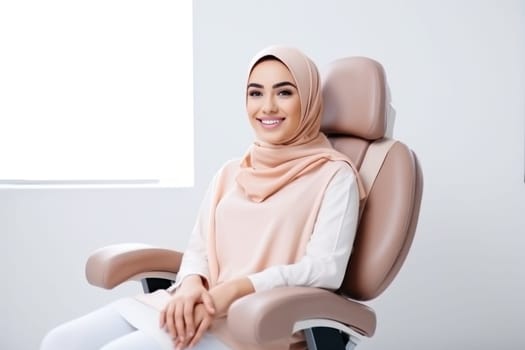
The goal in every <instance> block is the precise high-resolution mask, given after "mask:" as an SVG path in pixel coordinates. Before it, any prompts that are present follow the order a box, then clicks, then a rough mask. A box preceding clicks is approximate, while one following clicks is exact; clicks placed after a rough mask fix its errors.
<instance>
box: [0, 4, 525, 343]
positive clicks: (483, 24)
mask: <svg viewBox="0 0 525 350" xmlns="http://www.w3.org/2000/svg"><path fill="white" fill-rule="evenodd" d="M272 43H284V44H291V45H294V46H297V47H299V48H301V49H303V50H304V51H305V52H306V53H308V54H309V55H310V56H311V57H312V58H313V59H314V60H315V61H317V62H318V63H319V65H320V67H321V68H322V67H323V65H325V64H327V63H328V62H329V61H331V60H333V59H335V58H339V57H341V56H345V55H366V56H370V57H372V58H375V59H377V60H379V61H380V62H382V63H383V64H384V66H385V69H386V71H387V74H388V77H389V81H390V85H391V89H392V95H393V99H394V103H395V105H396V109H397V122H396V129H395V136H396V137H397V138H398V139H400V140H402V141H404V142H405V143H407V144H408V145H410V147H412V148H413V149H414V150H415V151H416V153H417V154H418V156H419V158H420V160H421V163H422V167H423V171H424V176H425V192H424V196H423V204H422V210H421V216H420V221H419V226H418V230H417V234H416V238H415V241H414V245H413V248H412V250H411V252H410V255H409V257H408V259H407V262H406V264H405V266H404V267H403V269H402V270H401V272H400V274H399V276H398V278H397V279H396V281H394V283H393V284H392V286H391V288H390V289H388V290H387V291H386V292H385V293H384V294H383V295H382V296H380V297H379V298H378V299H376V300H374V301H372V302H371V303H370V305H372V307H374V309H375V310H376V312H377V316H378V329H377V333H376V335H375V336H374V337H373V338H372V339H370V340H365V341H363V343H362V345H360V347H359V348H361V349H428V350H434V349H436V350H437V349H445V348H447V349H471V348H476V349H522V348H525V339H524V338H523V337H522V329H521V328H522V325H523V321H522V317H523V314H525V303H523V301H522V300H521V298H522V295H524V294H525V272H524V271H523V269H522V267H521V266H525V254H523V253H522V250H523V247H524V245H525V235H524V233H525V215H524V214H525V184H524V183H523V175H524V164H523V162H524V116H525V102H524V100H525V99H524V97H525V63H524V62H525V4H524V3H523V2H520V1H519V0H516V1H511V0H502V1H498V2H496V1H474V0H465V1H461V2H458V1H452V0H447V1H415V0H414V1H402V2H401V1H398V2H395V4H394V2H389V1H386V0H384V1H380V0H375V1H336V0H325V1H322V2H321V1H313V0H311V1H304V0H302V1H301V0H288V1H277V0H267V1H259V2H250V1H242V2H241V1H235V0H223V1H214V0H197V1H195V89H196V90H195V130H196V135H195V137H196V141H195V142H196V145H195V147H196V148H195V150H196V186H195V188H194V189H186V190H177V189H174V190H166V189H113V190H112V189H96V190H93V189H91V190H90V189H63V190H57V189H40V190H1V192H0V230H1V231H0V232H1V235H2V236H1V237H2V245H1V246H2V255H1V257H2V263H1V265H0V266H2V267H1V270H0V272H1V273H2V276H3V288H2V289H1V293H2V297H1V298H0V305H1V314H2V318H1V322H2V324H0V329H2V334H1V339H0V348H5V349H34V348H36V347H37V344H38V342H39V340H40V339H41V337H42V336H43V334H44V332H45V331H46V330H47V329H49V328H51V327H52V326H54V325H56V324H58V323H60V322H63V321H65V320H68V319H70V318H72V317H75V316H77V315H80V314H82V313H84V312H87V311H88V310H91V309H93V308H95V307H97V306H99V305H101V304H103V303H105V302H108V301H110V300H113V299H114V298H116V297H118V296H123V295H128V294H129V293H134V292H135V291H138V290H139V288H138V285H128V286H124V287H123V288H119V289H118V290H116V291H111V292H108V291H102V290H98V289H96V288H94V287H91V286H89V285H88V284H87V283H86V282H85V281H84V276H83V268H84V262H85V259H86V257H87V255H88V253H89V252H90V251H91V250H93V249H95V248H97V247H99V246H102V245H105V244H109V243H114V242H123V241H142V242H149V243H153V244H162V245H167V246H172V247H175V248H179V249H181V248H183V247H184V245H185V241H186V239H187V235H188V232H189V230H190V228H191V226H192V221H193V216H194V215H195V212H196V209H197V206H198V202H199V200H200V196H201V195H202V193H203V191H204V188H205V186H206V182H207V181H208V179H209V178H210V176H211V175H212V173H213V172H214V171H215V170H216V169H217V167H218V166H219V165H220V164H221V163H222V162H223V161H224V160H225V159H228V158H231V157H233V156H238V155H240V154H242V153H243V151H244V149H245V148H246V147H247V145H248V144H249V142H250V140H251V132H250V130H249V127H248V124H247V122H246V121H245V117H244V110H243V92H244V82H245V73H246V68H247V64H248V61H249V59H250V57H251V55H253V54H254V53H255V52H256V51H258V50H259V49H261V48H262V47H264V46H265V45H268V44H272Z"/></svg>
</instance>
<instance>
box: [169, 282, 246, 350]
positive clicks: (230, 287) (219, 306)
mask: <svg viewBox="0 0 525 350" xmlns="http://www.w3.org/2000/svg"><path fill="white" fill-rule="evenodd" d="M253 292H255V290H254V289H253V285H252V282H251V281H250V280H249V279H248V278H246V277H245V278H240V279H236V280H232V281H228V282H224V283H221V284H219V285H217V286H215V287H213V288H212V289H210V290H209V294H210V296H211V298H212V300H213V305H214V307H215V313H214V314H213V315H211V314H210V313H209V312H208V311H207V310H206V308H205V307H204V305H203V304H197V305H196V306H195V308H194V315H193V318H194V323H195V326H196V328H197V331H196V332H195V335H194V336H193V337H192V338H191V339H185V340H186V341H184V342H175V347H176V349H177V350H179V349H184V348H186V347H187V346H189V347H192V346H194V345H195V344H197V343H198V342H199V340H200V339H201V338H202V336H203V335H204V333H205V332H206V331H207V330H208V329H209V328H210V326H211V323H212V321H213V320H214V319H215V318H217V317H222V316H225V315H226V314H227V312H228V309H229V308H230V305H231V304H232V303H233V302H234V301H235V300H237V299H239V298H241V297H243V296H245V295H248V294H251V293H253Z"/></svg>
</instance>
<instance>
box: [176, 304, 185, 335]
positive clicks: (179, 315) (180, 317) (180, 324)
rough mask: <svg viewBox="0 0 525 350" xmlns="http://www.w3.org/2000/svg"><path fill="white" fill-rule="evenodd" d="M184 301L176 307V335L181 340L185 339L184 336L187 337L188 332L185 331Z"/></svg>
mask: <svg viewBox="0 0 525 350" xmlns="http://www.w3.org/2000/svg"><path fill="white" fill-rule="evenodd" d="M183 305H184V303H182V305H181V304H179V305H178V306H177V308H176V309H175V328H176V333H175V336H176V337H177V339H178V340H180V341H181V342H183V341H184V338H186V334H185V331H184V313H183V312H184V306H183Z"/></svg>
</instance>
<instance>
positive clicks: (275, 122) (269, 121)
mask: <svg viewBox="0 0 525 350" xmlns="http://www.w3.org/2000/svg"><path fill="white" fill-rule="evenodd" d="M279 122H280V120H264V119H263V120H261V123H263V124H264V125H274V124H277V123H279Z"/></svg>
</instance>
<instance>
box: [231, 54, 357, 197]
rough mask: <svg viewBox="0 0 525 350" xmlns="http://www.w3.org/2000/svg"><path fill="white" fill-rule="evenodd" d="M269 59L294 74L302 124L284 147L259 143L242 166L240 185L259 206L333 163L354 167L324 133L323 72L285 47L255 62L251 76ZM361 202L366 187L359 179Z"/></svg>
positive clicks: (248, 154) (258, 56)
mask: <svg viewBox="0 0 525 350" xmlns="http://www.w3.org/2000/svg"><path fill="white" fill-rule="evenodd" d="M265 57H274V58H276V59H278V60H279V61H281V62H282V63H283V64H284V65H285V66H286V67H287V68H288V70H289V71H290V72H291V74H292V76H293V78H294V79H295V82H296V84H297V89H298V90H299V97H300V101H301V122H300V125H299V129H298V130H297V132H296V134H295V136H294V137H293V138H292V139H291V140H289V141H287V142H286V143H285V144H283V145H272V144H268V143H265V142H262V141H255V142H254V144H253V145H252V147H251V148H250V149H249V151H248V153H247V154H246V155H245V157H244V159H243V160H242V163H241V169H240V172H239V175H238V176H237V183H238V184H239V185H240V186H241V187H242V188H243V189H244V192H245V193H246V195H247V196H248V197H249V198H250V199H252V200H254V201H257V202H261V201H264V200H265V199H266V198H268V197H269V196H271V195H272V194H273V193H275V192H277V191H279V189H281V188H282V187H283V186H286V185H287V184H289V183H291V182H292V181H293V180H294V179H296V178H298V177H300V176H301V175H303V174H306V173H308V172H310V171H315V170H316V169H318V168H320V167H321V166H322V165H323V164H324V163H326V162H327V161H330V160H343V161H345V162H347V163H348V164H350V166H351V167H352V169H353V170H354V172H355V173H356V174H357V170H356V168H355V166H354V164H353V163H352V162H351V161H350V160H349V159H348V158H347V157H346V156H345V155H343V154H341V153H339V152H337V151H336V150H334V149H333V148H332V146H331V144H330V142H329V141H328V139H327V138H326V136H325V135H324V134H323V133H321V132H320V128H321V116H322V112H323V102H322V94H321V84H320V78H319V72H318V70H317V67H316V66H315V64H314V63H313V62H312V61H311V60H310V58H308V57H307V56H306V55H304V54H303V53H302V52H301V51H299V50H297V49H295V48H291V47H283V46H271V47H268V48H266V49H264V50H262V51H260V52H259V53H258V54H257V55H255V57H254V58H253V59H252V62H251V65H250V73H251V71H252V69H253V68H254V67H255V65H256V64H257V63H258V62H259V61H260V60H261V59H263V58H265ZM358 185H359V192H360V198H363V196H364V190H363V186H362V184H361V181H360V180H359V178H358Z"/></svg>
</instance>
